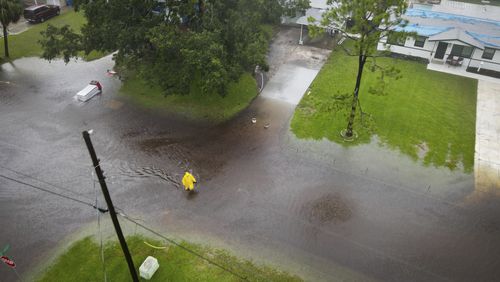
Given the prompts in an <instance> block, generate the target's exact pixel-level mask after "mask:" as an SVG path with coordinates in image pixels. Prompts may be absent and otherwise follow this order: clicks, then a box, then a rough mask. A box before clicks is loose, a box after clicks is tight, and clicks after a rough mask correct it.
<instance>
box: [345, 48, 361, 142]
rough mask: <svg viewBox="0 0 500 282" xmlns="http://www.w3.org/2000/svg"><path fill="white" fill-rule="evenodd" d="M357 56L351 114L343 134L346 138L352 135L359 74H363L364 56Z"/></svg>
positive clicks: (359, 79) (359, 81) (359, 80)
mask: <svg viewBox="0 0 500 282" xmlns="http://www.w3.org/2000/svg"><path fill="white" fill-rule="evenodd" d="M358 58H359V59H358V77H357V78H356V86H355V87H354V94H353V96H352V104H351V115H350V116H349V122H348V123H347V129H346V132H345V136H346V137H348V138H350V137H352V135H353V125H354V117H355V116H356V106H357V105H358V95H359V87H360V86H361V76H362V75H363V68H364V66H365V62H366V56H364V55H360V56H359V57H358Z"/></svg>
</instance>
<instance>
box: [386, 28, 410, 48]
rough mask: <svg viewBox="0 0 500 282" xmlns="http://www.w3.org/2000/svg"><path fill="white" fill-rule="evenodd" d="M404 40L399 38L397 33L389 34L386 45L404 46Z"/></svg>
mask: <svg viewBox="0 0 500 282" xmlns="http://www.w3.org/2000/svg"><path fill="white" fill-rule="evenodd" d="M405 42H406V38H403V37H401V35H399V34H398V33H397V32H394V31H392V32H389V34H388V35H387V43H388V44H391V45H399V46H405Z"/></svg>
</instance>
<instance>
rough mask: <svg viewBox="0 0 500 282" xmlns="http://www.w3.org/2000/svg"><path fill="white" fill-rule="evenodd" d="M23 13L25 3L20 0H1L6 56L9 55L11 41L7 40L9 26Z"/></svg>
mask: <svg viewBox="0 0 500 282" xmlns="http://www.w3.org/2000/svg"><path fill="white" fill-rule="evenodd" d="M22 13H23V5H22V4H21V1H20V0H0V23H1V24H2V28H3V43H4V46H5V57H9V43H8V41H7V35H8V34H7V27H8V26H9V24H11V23H16V22H17V21H18V20H19V19H20V18H21V14H22Z"/></svg>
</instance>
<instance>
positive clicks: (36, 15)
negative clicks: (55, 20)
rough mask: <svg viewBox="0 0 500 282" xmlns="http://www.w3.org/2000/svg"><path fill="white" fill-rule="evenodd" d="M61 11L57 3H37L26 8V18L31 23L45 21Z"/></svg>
mask: <svg viewBox="0 0 500 282" xmlns="http://www.w3.org/2000/svg"><path fill="white" fill-rule="evenodd" d="M60 13H61V8H59V6H55V5H37V6H31V7H28V8H26V9H24V18H25V19H26V20H27V21H29V22H30V23H38V22H41V23H43V22H44V21H45V20H46V19H49V18H52V17H55V16H57V15H59V14H60Z"/></svg>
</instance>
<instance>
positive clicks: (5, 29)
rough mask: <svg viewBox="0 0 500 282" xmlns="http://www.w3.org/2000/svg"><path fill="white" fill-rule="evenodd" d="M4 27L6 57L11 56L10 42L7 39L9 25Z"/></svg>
mask: <svg viewBox="0 0 500 282" xmlns="http://www.w3.org/2000/svg"><path fill="white" fill-rule="evenodd" d="M2 28H3V44H4V47H5V49H4V50H5V57H7V58H8V57H9V42H8V40H7V35H8V34H7V27H6V26H4V25H2Z"/></svg>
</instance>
